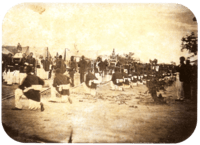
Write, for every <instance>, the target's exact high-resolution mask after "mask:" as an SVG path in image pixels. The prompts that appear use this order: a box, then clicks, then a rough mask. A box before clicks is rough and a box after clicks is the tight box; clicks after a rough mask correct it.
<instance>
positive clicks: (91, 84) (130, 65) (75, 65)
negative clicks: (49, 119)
mask: <svg viewBox="0 0 200 145" xmlns="http://www.w3.org/2000/svg"><path fill="white" fill-rule="evenodd" d="M184 61H185V58H183V57H181V58H180V65H179V66H175V65H170V66H166V65H157V64H156V63H155V64H140V63H137V62H127V63H125V64H121V63H120V62H119V61H117V62H116V65H115V66H111V64H110V63H109V61H108V60H104V61H103V60H102V58H101V57H98V58H97V59H96V61H94V62H93V64H92V63H91V61H88V60H86V59H85V57H84V56H82V57H81V60H80V61H79V62H76V59H75V57H74V56H71V59H70V61H69V63H68V64H67V65H66V63H65V61H64V60H63V59H62V55H60V56H59V57H54V58H53V59H49V58H48V57H46V58H45V59H43V57H40V58H39V59H37V60H36V59H35V58H34V57H33V53H30V54H29V56H28V57H26V54H23V55H22V58H21V59H12V57H11V55H8V57H7V60H4V62H5V63H4V67H3V69H4V72H3V80H4V81H7V84H12V83H13V82H19V87H18V89H16V91H15V108H13V109H15V110H16V109H17V110H21V109H22V108H23V107H22V105H20V98H23V97H25V98H28V99H29V100H30V101H31V103H29V104H30V106H29V108H30V109H31V108H41V110H42V111H43V110H44V106H43V103H41V99H40V91H41V89H42V88H43V87H42V86H44V85H45V82H47V81H45V80H50V81H48V83H49V84H48V86H49V88H50V89H51V99H50V101H54V102H70V103H72V102H71V99H70V97H69V96H70V88H72V87H77V86H79V85H83V86H84V88H85V89H84V90H83V91H86V92H89V93H90V94H91V95H93V96H95V95H96V89H97V86H98V85H99V84H101V83H103V84H105V83H109V84H110V89H111V90H120V91H124V89H125V88H134V86H138V85H146V86H147V88H148V90H149V92H150V93H151V95H152V97H153V98H156V97H157V93H156V92H157V91H159V90H165V87H166V86H168V85H170V84H172V83H173V82H174V81H176V82H177V88H178V89H177V98H178V99H191V98H194V97H192V96H194V95H195V92H194V90H195V88H197V87H196V86H197V66H196V65H193V66H191V65H190V62H189V60H187V61H186V64H184ZM11 73H13V74H15V75H13V76H15V77H13V79H11V78H12V77H11V76H12V74H11ZM16 74H19V75H16ZM77 74H78V76H79V79H80V82H79V83H77V78H76V79H75V76H76V75H77ZM17 76H18V78H17ZM13 80H15V81H13ZM16 80H19V81H16ZM58 94H59V96H61V97H59V98H58V97H57V96H58ZM31 104H32V105H31ZM33 104H34V105H33ZM35 105H36V106H35Z"/></svg>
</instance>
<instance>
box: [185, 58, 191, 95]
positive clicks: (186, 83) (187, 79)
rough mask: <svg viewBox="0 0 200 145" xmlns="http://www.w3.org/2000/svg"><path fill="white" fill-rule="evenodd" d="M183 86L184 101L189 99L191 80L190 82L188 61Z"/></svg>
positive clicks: (187, 61)
mask: <svg viewBox="0 0 200 145" xmlns="http://www.w3.org/2000/svg"><path fill="white" fill-rule="evenodd" d="M185 71H186V72H185V85H184V93H185V98H186V99H191V80H192V66H191V64H190V60H186V69H185Z"/></svg>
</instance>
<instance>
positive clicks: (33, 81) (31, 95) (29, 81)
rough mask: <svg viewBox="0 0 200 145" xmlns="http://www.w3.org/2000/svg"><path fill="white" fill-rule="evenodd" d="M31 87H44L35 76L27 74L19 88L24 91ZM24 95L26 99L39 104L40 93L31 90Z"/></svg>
mask: <svg viewBox="0 0 200 145" xmlns="http://www.w3.org/2000/svg"><path fill="white" fill-rule="evenodd" d="M32 85H44V81H43V80H42V79H40V78H39V77H37V76H36V75H32V74H28V75H27V77H26V78H25V79H24V81H23V82H22V84H21V85H20V86H19V88H20V89H21V90H24V89H25V88H28V87H31V86H32ZM24 95H25V96H26V97H27V98H28V99H31V100H34V101H38V102H40V91H37V90H33V89H31V90H29V91H27V92H25V93H24Z"/></svg>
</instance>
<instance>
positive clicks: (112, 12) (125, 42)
mask: <svg viewBox="0 0 200 145" xmlns="http://www.w3.org/2000/svg"><path fill="white" fill-rule="evenodd" d="M35 5H36V6H37V7H35ZM42 9H45V11H44V12H43V13H42V14H40V13H39V12H40V11H42ZM193 17H194V14H193V13H192V12H191V11H190V10H189V9H188V8H186V7H184V6H182V5H179V4H34V5H33V4H19V5H16V6H14V7H13V8H11V9H10V10H9V11H8V12H7V14H6V15H5V18H4V20H3V30H2V32H3V34H2V39H3V40H2V43H3V45H17V43H18V42H19V43H20V44H21V45H22V46H30V47H31V48H33V47H36V48H37V47H48V48H49V50H50V52H51V54H52V55H53V56H54V55H56V52H63V51H64V49H65V48H68V49H70V50H71V51H72V50H73V49H74V44H76V46H77V48H78V49H79V51H80V52H81V53H82V54H85V55H86V56H88V54H90V55H91V53H89V51H90V50H93V51H94V50H97V51H98V55H100V54H107V55H110V54H111V53H112V50H113V48H115V50H116V53H119V54H123V53H129V52H134V53H135V57H137V58H140V59H141V61H143V62H148V61H149V59H154V58H157V59H158V63H163V62H165V63H170V62H171V61H175V62H176V63H178V62H179V57H180V56H182V55H184V56H186V53H182V52H181V51H180V49H181V47H180V45H181V38H182V37H183V36H185V35H189V34H191V32H195V34H196V33H197V22H194V21H193V20H192V19H193ZM87 52H88V53H87ZM91 57H92V56H91Z"/></svg>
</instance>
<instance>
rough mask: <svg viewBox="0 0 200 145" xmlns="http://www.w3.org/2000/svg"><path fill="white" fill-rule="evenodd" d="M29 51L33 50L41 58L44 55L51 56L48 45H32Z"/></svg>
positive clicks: (34, 54) (44, 56) (34, 55)
mask: <svg viewBox="0 0 200 145" xmlns="http://www.w3.org/2000/svg"><path fill="white" fill-rule="evenodd" d="M28 51H29V53H31V52H32V53H33V57H35V58H39V57H40V56H43V58H46V57H48V58H49V57H51V54H50V52H49V49H48V47H30V49H29V50H28Z"/></svg>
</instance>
